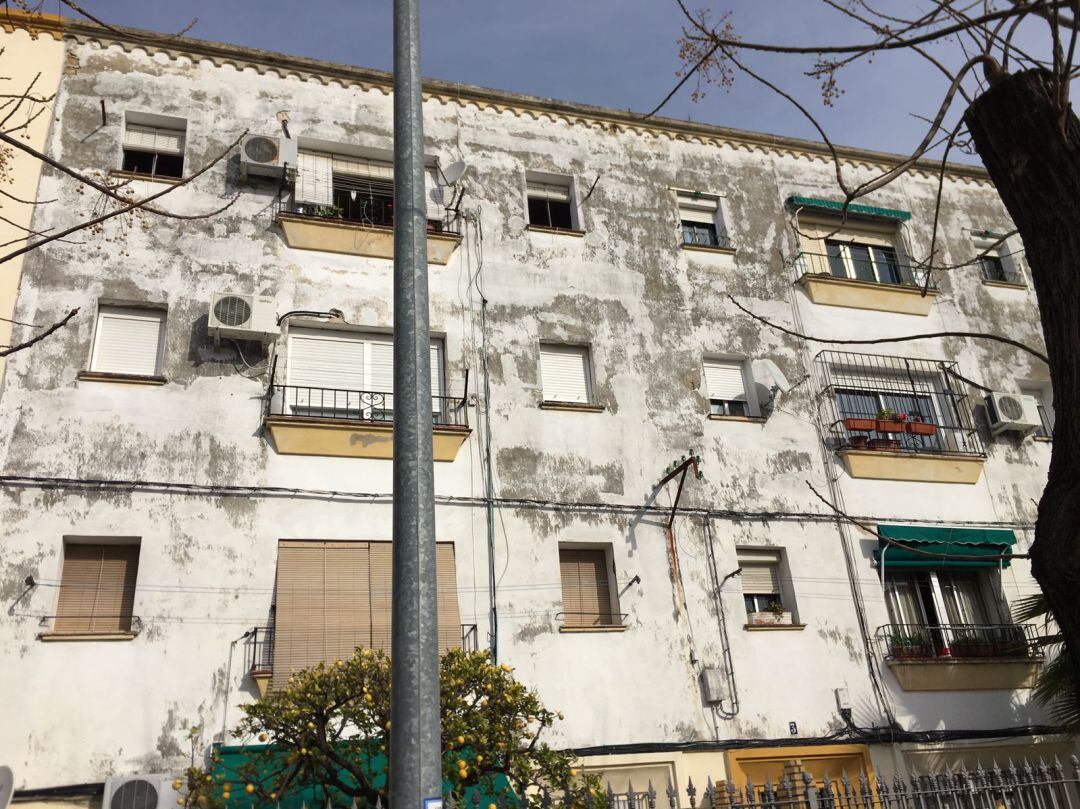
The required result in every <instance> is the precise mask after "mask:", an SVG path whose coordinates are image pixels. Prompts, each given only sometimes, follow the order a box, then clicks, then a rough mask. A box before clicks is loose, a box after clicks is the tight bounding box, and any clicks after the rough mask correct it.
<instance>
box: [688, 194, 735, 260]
mask: <svg viewBox="0 0 1080 809" xmlns="http://www.w3.org/2000/svg"><path fill="white" fill-rule="evenodd" d="M676 193H677V197H678V204H679V225H680V227H681V229H682V242H683V246H685V247H705V248H716V249H720V248H723V249H731V247H732V244H731V239H730V238H729V237H728V234H727V228H726V227H725V225H724V216H723V207H722V205H721V200H720V197H719V196H717V195H716V194H705V193H702V192H699V191H678V192H676Z"/></svg>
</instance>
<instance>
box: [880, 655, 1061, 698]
mask: <svg viewBox="0 0 1080 809" xmlns="http://www.w3.org/2000/svg"><path fill="white" fill-rule="evenodd" d="M886 663H888V666H889V668H890V669H891V670H892V673H893V676H895V677H896V681H897V682H898V683H900V687H901V688H902V689H904V690H905V691H993V690H1007V691H1014V690H1017V689H1022V688H1034V687H1035V681H1036V679H1037V678H1038V676H1039V668H1040V667H1041V666H1042V664H1043V660H1042V658H1024V659H1021V660H1017V659H1016V658H1002V657H998V658H986V659H982V660H973V659H950V658H934V659H931V660H887V661H886Z"/></svg>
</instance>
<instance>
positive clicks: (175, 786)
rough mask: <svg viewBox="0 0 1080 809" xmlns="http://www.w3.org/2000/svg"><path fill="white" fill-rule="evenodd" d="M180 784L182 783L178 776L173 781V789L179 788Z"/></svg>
mask: <svg viewBox="0 0 1080 809" xmlns="http://www.w3.org/2000/svg"><path fill="white" fill-rule="evenodd" d="M180 786H181V785H180V779H179V778H177V779H176V780H175V781H173V782H172V788H173V789H176V790H179V789H180Z"/></svg>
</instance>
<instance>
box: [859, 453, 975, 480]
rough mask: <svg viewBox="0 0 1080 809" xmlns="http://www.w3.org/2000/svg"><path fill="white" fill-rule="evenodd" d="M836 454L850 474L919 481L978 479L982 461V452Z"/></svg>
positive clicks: (861, 476) (873, 478)
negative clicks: (976, 453) (948, 453)
mask: <svg viewBox="0 0 1080 809" xmlns="http://www.w3.org/2000/svg"><path fill="white" fill-rule="evenodd" d="M838 454H839V455H840V458H841V459H842V460H843V462H844V467H845V468H846V469H847V473H848V474H849V475H850V476H851V477H853V478H868V479H870V480H911V481H920V482H923V483H978V482H979V476H980V475H981V474H982V468H983V465H984V464H985V463H986V458H985V456H982V455H936V454H930V453H922V452H882V451H880V450H861V449H842V450H839V452H838Z"/></svg>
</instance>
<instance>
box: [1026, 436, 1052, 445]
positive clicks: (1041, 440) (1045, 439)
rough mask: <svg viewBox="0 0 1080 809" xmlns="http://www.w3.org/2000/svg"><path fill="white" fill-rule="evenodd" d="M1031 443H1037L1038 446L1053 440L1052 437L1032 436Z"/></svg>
mask: <svg viewBox="0 0 1080 809" xmlns="http://www.w3.org/2000/svg"><path fill="white" fill-rule="evenodd" d="M1031 440H1032V441H1038V442H1039V443H1040V444H1049V443H1051V442H1052V441H1053V440H1054V437H1053V436H1052V435H1033V436H1032V437H1031Z"/></svg>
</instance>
